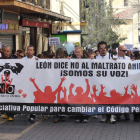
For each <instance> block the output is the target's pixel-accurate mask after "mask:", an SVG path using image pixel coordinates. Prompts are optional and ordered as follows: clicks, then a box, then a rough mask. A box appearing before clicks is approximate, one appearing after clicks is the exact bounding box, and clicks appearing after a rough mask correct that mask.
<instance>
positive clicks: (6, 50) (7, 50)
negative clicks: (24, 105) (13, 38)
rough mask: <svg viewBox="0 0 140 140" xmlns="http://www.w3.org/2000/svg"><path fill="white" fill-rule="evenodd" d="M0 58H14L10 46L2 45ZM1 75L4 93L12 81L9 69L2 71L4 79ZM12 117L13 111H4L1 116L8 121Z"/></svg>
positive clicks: (11, 119)
mask: <svg viewBox="0 0 140 140" xmlns="http://www.w3.org/2000/svg"><path fill="white" fill-rule="evenodd" d="M1 59H15V58H14V57H12V55H11V47H10V46H4V51H3V56H2V57H1ZM7 67H8V65H7ZM1 76H2V79H3V80H2V82H3V84H5V93H6V89H7V85H9V84H11V82H12V79H11V80H10V71H9V70H5V71H4V76H5V79H4V77H3V75H1ZM13 117H14V114H13V113H6V115H5V116H4V117H3V119H8V120H9V121H13Z"/></svg>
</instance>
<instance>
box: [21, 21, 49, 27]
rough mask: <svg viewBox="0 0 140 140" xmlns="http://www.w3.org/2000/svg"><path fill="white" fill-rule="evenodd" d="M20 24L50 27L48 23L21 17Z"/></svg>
mask: <svg viewBox="0 0 140 140" xmlns="http://www.w3.org/2000/svg"><path fill="white" fill-rule="evenodd" d="M22 26H28V27H42V28H50V24H49V23H45V22H38V21H32V20H27V19H22Z"/></svg>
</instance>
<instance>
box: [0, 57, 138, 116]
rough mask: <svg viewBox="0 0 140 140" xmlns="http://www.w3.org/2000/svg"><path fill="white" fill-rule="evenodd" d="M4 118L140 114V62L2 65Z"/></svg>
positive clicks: (55, 61)
mask: <svg viewBox="0 0 140 140" xmlns="http://www.w3.org/2000/svg"><path fill="white" fill-rule="evenodd" d="M0 75H1V78H0V112H13V113H15V114H16V113H34V114H68V115H74V114H88V115H93V114H110V113H113V114H116V113H119V114H120V113H134V112H140V96H139V95H140V93H139V91H140V86H139V85H140V80H139V77H140V61H123V60H116V61H113V60H104V61H103V60H90V59H71V60H69V59H50V60H47V59H39V60H38V61H36V60H1V62H0Z"/></svg>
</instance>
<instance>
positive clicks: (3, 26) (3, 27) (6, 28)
mask: <svg viewBox="0 0 140 140" xmlns="http://www.w3.org/2000/svg"><path fill="white" fill-rule="evenodd" d="M0 30H2V31H3V30H8V24H0Z"/></svg>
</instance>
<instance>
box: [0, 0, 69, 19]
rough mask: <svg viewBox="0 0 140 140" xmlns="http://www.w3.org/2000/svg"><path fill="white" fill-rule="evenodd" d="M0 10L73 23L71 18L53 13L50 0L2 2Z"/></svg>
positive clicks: (7, 0) (12, 0)
mask: <svg viewBox="0 0 140 140" xmlns="http://www.w3.org/2000/svg"><path fill="white" fill-rule="evenodd" d="M0 8H1V9H4V11H11V12H14V13H17V14H20V15H21V14H26V15H29V16H30V15H31V16H37V17H41V18H47V17H49V18H51V19H52V18H53V20H56V21H71V18H70V17H67V16H64V15H61V14H58V13H56V12H53V11H51V10H50V0H0Z"/></svg>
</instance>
